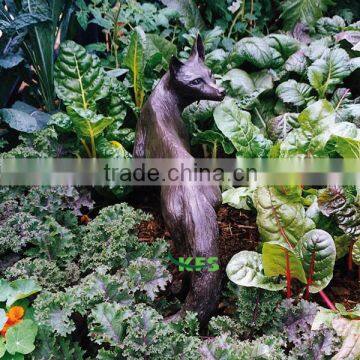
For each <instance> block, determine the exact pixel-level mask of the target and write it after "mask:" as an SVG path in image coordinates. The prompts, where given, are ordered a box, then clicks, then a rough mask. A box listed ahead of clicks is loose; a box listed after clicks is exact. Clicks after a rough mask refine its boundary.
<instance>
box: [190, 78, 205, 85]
mask: <svg viewBox="0 0 360 360" xmlns="http://www.w3.org/2000/svg"><path fill="white" fill-rule="evenodd" d="M201 83H202V79H200V78H198V79H195V80H192V81H191V82H190V85H200V84H201Z"/></svg>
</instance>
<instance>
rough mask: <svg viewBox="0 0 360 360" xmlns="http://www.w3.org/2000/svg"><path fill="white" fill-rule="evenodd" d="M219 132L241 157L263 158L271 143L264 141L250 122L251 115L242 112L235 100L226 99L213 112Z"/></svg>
mask: <svg viewBox="0 0 360 360" xmlns="http://www.w3.org/2000/svg"><path fill="white" fill-rule="evenodd" d="M214 119H215V123H216V125H217V127H218V128H219V130H220V131H221V132H222V133H223V134H224V135H225V136H226V137H227V138H228V139H229V140H230V141H231V142H232V144H233V145H234V147H235V149H236V150H237V155H238V156H242V157H248V158H251V157H265V156H266V155H267V153H268V151H269V149H270V146H271V144H272V142H271V141H270V140H268V139H266V138H265V137H264V136H263V135H262V134H261V133H260V130H259V129H258V128H257V127H256V126H255V125H253V123H252V122H251V115H250V113H248V112H247V111H242V110H240V109H239V107H238V106H237V104H236V102H235V100H233V99H227V100H225V101H224V102H223V103H222V104H220V105H219V106H218V107H217V108H216V109H215V111H214Z"/></svg>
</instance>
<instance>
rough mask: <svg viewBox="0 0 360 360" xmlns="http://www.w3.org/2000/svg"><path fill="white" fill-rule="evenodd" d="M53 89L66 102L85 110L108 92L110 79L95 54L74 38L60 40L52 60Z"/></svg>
mask: <svg viewBox="0 0 360 360" xmlns="http://www.w3.org/2000/svg"><path fill="white" fill-rule="evenodd" d="M55 90H56V94H57V96H58V97H59V98H60V99H61V100H63V101H64V103H65V105H75V106H77V107H81V108H83V109H84V110H86V109H88V108H89V107H90V108H91V107H93V106H94V104H95V102H96V101H97V100H99V99H102V98H104V97H105V96H106V95H107V94H108V91H109V79H108V77H107V76H106V73H105V71H104V69H103V68H102V67H101V66H100V61H99V59H98V58H97V57H96V56H95V55H90V54H88V53H87V52H86V50H85V49H84V48H83V47H82V46H81V45H78V44H76V43H75V42H73V41H66V42H64V43H62V44H61V47H60V54H59V57H58V59H57V61H56V64H55Z"/></svg>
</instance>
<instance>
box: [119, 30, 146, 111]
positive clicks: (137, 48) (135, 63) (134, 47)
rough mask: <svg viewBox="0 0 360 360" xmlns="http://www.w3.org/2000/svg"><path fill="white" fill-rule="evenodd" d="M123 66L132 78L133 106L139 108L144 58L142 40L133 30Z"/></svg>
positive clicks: (141, 101) (142, 95)
mask: <svg viewBox="0 0 360 360" xmlns="http://www.w3.org/2000/svg"><path fill="white" fill-rule="evenodd" d="M123 64H124V66H126V67H127V68H128V69H129V70H130V73H131V76H132V85H133V88H134V94H135V104H136V106H137V107H139V108H141V106H142V104H143V101H144V96H145V93H144V70H145V58H144V46H143V39H142V37H141V34H140V32H139V31H137V30H134V31H133V32H132V33H131V36H130V44H129V46H128V49H127V52H126V55H125V58H124V63H123Z"/></svg>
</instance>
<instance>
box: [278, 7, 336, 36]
mask: <svg viewBox="0 0 360 360" xmlns="http://www.w3.org/2000/svg"><path fill="white" fill-rule="evenodd" d="M332 3H333V0H285V1H283V2H282V4H281V8H282V13H281V18H282V19H283V21H284V29H285V30H292V29H293V28H294V26H295V25H296V23H298V22H302V23H304V24H308V25H310V26H312V25H314V24H315V22H316V20H317V19H319V18H321V16H322V15H323V13H324V12H325V11H326V9H327V8H328V6H329V5H331V4H332Z"/></svg>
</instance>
